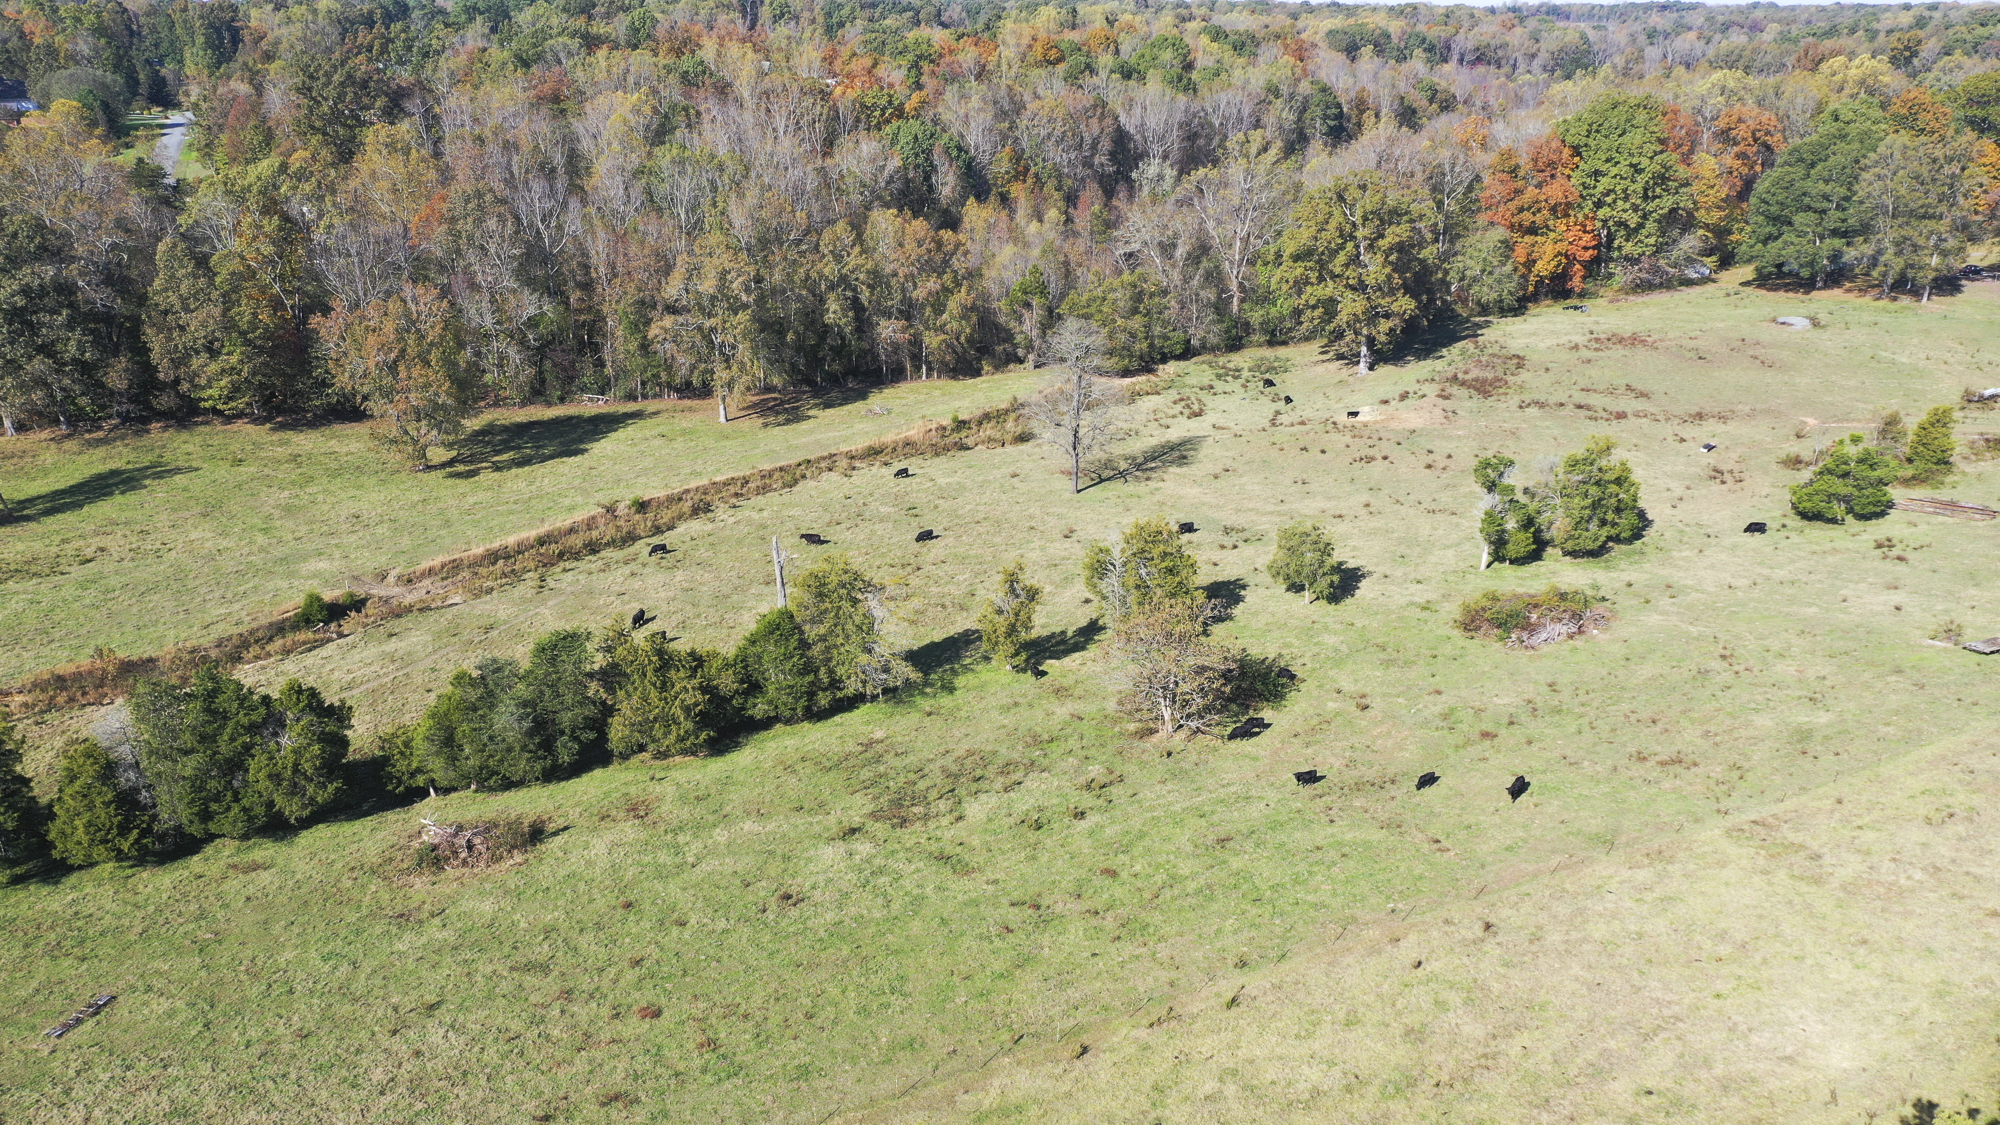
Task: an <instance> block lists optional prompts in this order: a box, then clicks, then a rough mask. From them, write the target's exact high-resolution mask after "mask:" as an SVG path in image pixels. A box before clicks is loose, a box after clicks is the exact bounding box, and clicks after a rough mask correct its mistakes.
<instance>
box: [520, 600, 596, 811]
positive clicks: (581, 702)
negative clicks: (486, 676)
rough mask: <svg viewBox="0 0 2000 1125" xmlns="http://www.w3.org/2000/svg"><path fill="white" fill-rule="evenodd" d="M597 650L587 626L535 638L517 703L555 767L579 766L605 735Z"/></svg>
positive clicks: (538, 747) (542, 754)
mask: <svg viewBox="0 0 2000 1125" xmlns="http://www.w3.org/2000/svg"><path fill="white" fill-rule="evenodd" d="M596 673H597V654H596V653H595V651H593V646H592V645H591V641H590V631H589V630H588V629H558V630H556V631H555V632H552V633H544V634H543V635H541V636H540V637H537V638H536V639H535V643H534V646H533V647H532V648H530V649H529V650H528V665H527V667H526V668H524V669H522V671H521V679H520V682H519V683H518V684H517V685H516V686H515V689H514V695H513V699H512V700H511V702H512V705H513V706H514V708H515V709H516V711H517V712H519V713H520V714H522V715H524V716H526V718H527V720H528V728H529V731H528V737H529V739H530V741H532V742H533V743H534V747H535V753H536V755H537V756H538V757H539V758H541V760H542V761H543V762H545V763H547V765H548V768H549V770H550V772H551V773H553V774H556V775H562V774H566V773H569V772H570V771H572V770H574V769H575V768H576V767H577V766H579V765H581V764H582V763H583V762H584V761H585V759H587V758H589V757H590V756H591V755H593V754H595V753H596V752H597V751H598V748H599V747H600V746H601V744H602V742H603V739H604V700H603V699H602V697H600V696H599V695H598V693H597V690H596V686H595V682H596Z"/></svg>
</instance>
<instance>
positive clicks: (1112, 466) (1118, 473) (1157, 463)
mask: <svg viewBox="0 0 2000 1125" xmlns="http://www.w3.org/2000/svg"><path fill="white" fill-rule="evenodd" d="M1207 440H1208V439H1207V438H1205V437H1200V436H1196V437H1180V438H1168V439H1166V440H1164V441H1156V442H1154V443H1153V444H1151V445H1148V446H1146V447H1145V448H1143V449H1135V450H1126V451H1123V452H1119V453H1112V454H1107V455H1105V456H1103V457H1100V458H1098V459H1097V460H1096V461H1094V462H1092V463H1091V464H1088V465H1085V466H1084V467H1083V471H1084V472H1086V473H1089V474H1090V475H1091V476H1092V477H1093V478H1095V479H1093V480H1092V481H1091V482H1090V483H1089V484H1086V485H1084V486H1083V488H1082V489H1081V490H1079V491H1088V490H1090V489H1093V488H1096V487H1097V486H1098V485H1100V484H1103V483H1105V482H1106V481H1114V480H1121V481H1133V482H1137V481H1147V480H1152V479H1154V478H1155V477H1158V476H1159V475H1160V474H1161V473H1164V472H1166V471H1167V470H1168V469H1179V468H1183V467H1185V466H1187V465H1191V464H1193V463H1194V458H1195V454H1197V453H1199V452H1201V446H1202V443H1203V442H1205V441H1207Z"/></svg>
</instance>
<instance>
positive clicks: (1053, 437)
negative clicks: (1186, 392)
mask: <svg viewBox="0 0 2000 1125" xmlns="http://www.w3.org/2000/svg"><path fill="white" fill-rule="evenodd" d="M1043 347H1044V349H1045V350H1046V353H1047V355H1048V357H1049V360H1050V362H1051V364H1052V365H1054V366H1055V368H1056V374H1055V376H1054V377H1053V378H1051V379H1050V380H1049V382H1048V385H1047V386H1045V387H1043V388H1042V392H1041V393H1040V394H1038V395H1036V396H1035V398H1034V399H1033V400H1032V401H1030V402H1029V403H1028V406H1027V410H1026V414H1027V417H1028V421H1029V422H1030V423H1031V424H1032V425H1033V426H1034V429H1035V435H1036V437H1037V438H1039V439H1040V440H1042V441H1044V442H1047V443H1048V444H1049V445H1052V446H1054V447H1055V448H1056V449H1058V450H1060V451H1061V452H1062V455H1063V456H1064V457H1065V458H1067V459H1068V460H1069V490H1070V494H1071V495H1075V494H1076V493H1078V492H1081V491H1082V490H1083V462H1084V460H1085V459H1086V458H1088V457H1090V456H1091V455H1092V454H1094V453H1097V452H1098V451H1100V450H1102V449H1103V448H1104V447H1105V446H1107V445H1109V444H1110V443H1111V442H1112V441H1113V440H1115V439H1116V438H1117V436H1118V425H1117V410H1118V407H1119V406H1120V405H1122V404H1123V403H1124V401H1125V392H1124V389H1123V388H1122V387H1119V386H1118V385H1117V384H1115V383H1112V382H1111V381H1109V380H1107V379H1105V378H1104V377H1103V374H1102V373H1103V371H1104V369H1105V360H1104V350H1105V349H1104V333H1103V332H1102V331H1101V330H1099V329H1098V328H1097V327H1096V326H1095V325H1092V324H1089V323H1087V322H1084V321H1080V320H1076V319H1074V318H1069V319H1065V320H1064V321H1063V322H1062V323H1061V324H1059V325H1057V326H1056V329H1055V331H1053V332H1051V333H1049V336H1048V339H1047V340H1046V341H1045V342H1044V344H1043Z"/></svg>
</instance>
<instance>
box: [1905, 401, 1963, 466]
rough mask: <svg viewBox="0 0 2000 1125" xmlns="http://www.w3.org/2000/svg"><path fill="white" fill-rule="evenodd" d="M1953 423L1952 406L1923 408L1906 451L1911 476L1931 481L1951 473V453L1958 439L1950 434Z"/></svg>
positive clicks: (1955, 413)
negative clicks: (1920, 418) (1921, 415)
mask: <svg viewBox="0 0 2000 1125" xmlns="http://www.w3.org/2000/svg"><path fill="white" fill-rule="evenodd" d="M1957 423H1958V412H1957V411H1956V410H1955V409H1953V408H1952V407H1949V406H1933V407H1931V408H1930V409H1929V410H1927V411H1925V412H1924V416H1923V419H1922V420H1921V421H1919V422H1918V423H1917V425H1916V428H1915V429H1913V430H1911V431H1910V445H1909V451H1908V454H1907V455H1908V457H1909V461H1910V475H1911V476H1913V477H1915V478H1917V479H1918V480H1921V481H1925V482H1935V481H1938V480H1942V479H1943V478H1945V477H1947V476H1950V475H1951V471H1952V457H1953V455H1954V454H1956V453H1957V452H1958V441H1957V439H1956V438H1955V437H1954V436H1953V434H1952V431H1953V428H1954V427H1955V426H1956V425H1957Z"/></svg>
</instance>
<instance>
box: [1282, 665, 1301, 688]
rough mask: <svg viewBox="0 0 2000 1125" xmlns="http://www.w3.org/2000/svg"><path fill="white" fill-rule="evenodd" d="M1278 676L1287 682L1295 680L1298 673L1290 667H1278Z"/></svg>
mask: <svg viewBox="0 0 2000 1125" xmlns="http://www.w3.org/2000/svg"><path fill="white" fill-rule="evenodd" d="M1278 678H1279V679H1281V680H1283V681H1285V682H1286V683H1288V684H1289V683H1292V682H1294V681H1296V680H1297V679H1298V678H1299V674H1298V673H1297V672H1294V671H1292V670H1291V669H1290V668H1280V669H1278Z"/></svg>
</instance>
